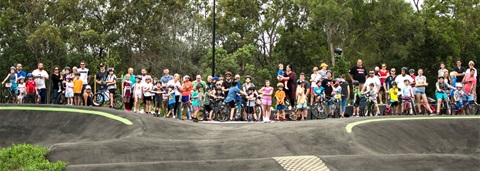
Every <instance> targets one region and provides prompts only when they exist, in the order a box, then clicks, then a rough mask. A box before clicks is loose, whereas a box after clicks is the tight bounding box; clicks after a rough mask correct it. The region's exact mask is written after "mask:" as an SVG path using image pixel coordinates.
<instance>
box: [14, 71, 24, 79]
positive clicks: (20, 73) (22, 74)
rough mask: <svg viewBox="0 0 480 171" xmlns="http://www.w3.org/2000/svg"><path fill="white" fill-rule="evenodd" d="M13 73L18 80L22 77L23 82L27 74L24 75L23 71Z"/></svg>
mask: <svg viewBox="0 0 480 171" xmlns="http://www.w3.org/2000/svg"><path fill="white" fill-rule="evenodd" d="M15 73H16V74H17V77H18V78H20V76H22V77H23V78H25V80H27V74H26V73H25V71H20V72H18V71H15Z"/></svg>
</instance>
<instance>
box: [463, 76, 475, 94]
mask: <svg viewBox="0 0 480 171" xmlns="http://www.w3.org/2000/svg"><path fill="white" fill-rule="evenodd" d="M465 81H466V82H467V83H465V84H464V85H463V86H464V88H463V92H465V93H470V90H471V88H472V86H473V85H475V84H477V83H476V82H477V80H476V79H475V77H472V76H470V75H468V76H466V77H465Z"/></svg>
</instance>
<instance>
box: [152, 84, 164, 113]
mask: <svg viewBox="0 0 480 171" xmlns="http://www.w3.org/2000/svg"><path fill="white" fill-rule="evenodd" d="M153 92H154V93H155V95H154V96H155V104H154V106H155V114H154V115H153V116H156V117H159V116H160V113H159V110H160V108H161V105H162V103H163V94H164V93H165V91H164V90H163V87H162V82H160V81H157V82H156V84H155V86H154V87H153ZM163 115H164V116H165V113H163Z"/></svg>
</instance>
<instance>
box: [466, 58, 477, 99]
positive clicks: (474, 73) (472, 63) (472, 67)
mask: <svg viewBox="0 0 480 171" xmlns="http://www.w3.org/2000/svg"><path fill="white" fill-rule="evenodd" d="M474 66H475V63H474V62H473V61H470V62H468V69H467V71H466V72H465V75H467V74H470V73H472V72H473V78H475V79H474V80H475V81H474V83H475V85H474V86H473V95H474V101H475V103H476V102H477V91H476V90H477V86H476V84H477V69H476V68H475V67H474ZM463 81H465V77H463Z"/></svg>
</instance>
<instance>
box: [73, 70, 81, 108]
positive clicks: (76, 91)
mask: <svg viewBox="0 0 480 171" xmlns="http://www.w3.org/2000/svg"><path fill="white" fill-rule="evenodd" d="M82 87H83V81H82V80H81V79H80V73H75V79H74V80H73V95H74V96H75V105H80V103H81V102H82V94H81V93H82Z"/></svg>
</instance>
